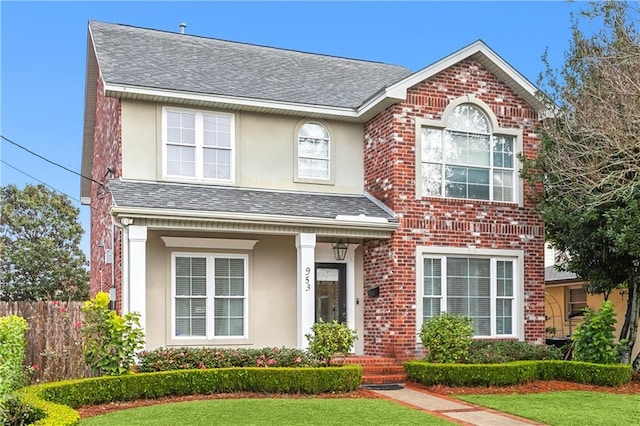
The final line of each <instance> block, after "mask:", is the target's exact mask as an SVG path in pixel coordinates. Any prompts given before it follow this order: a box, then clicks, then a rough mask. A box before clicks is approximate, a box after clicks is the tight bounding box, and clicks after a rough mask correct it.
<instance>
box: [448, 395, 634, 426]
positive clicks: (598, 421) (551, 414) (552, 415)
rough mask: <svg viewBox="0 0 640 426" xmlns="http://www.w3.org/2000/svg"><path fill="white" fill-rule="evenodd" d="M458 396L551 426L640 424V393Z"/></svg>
mask: <svg viewBox="0 0 640 426" xmlns="http://www.w3.org/2000/svg"><path fill="white" fill-rule="evenodd" d="M457 398H458V399H461V400H464V401H468V402H472V403H474V404H478V405H483V406H485V407H490V408H493V409H496V410H499V411H504V412H505V413H511V414H515V415H517V416H521V417H525V418H527V419H531V420H536V421H538V422H541V423H546V424H548V425H551V426H575V425H581V426H597V425H603V426H604V425H606V426H609V425H637V424H638V423H639V422H640V394H635V395H621V394H612V393H601V392H584V391H565V392H545V393H532V394H524V395H518V394H511V395H459V396H457Z"/></svg>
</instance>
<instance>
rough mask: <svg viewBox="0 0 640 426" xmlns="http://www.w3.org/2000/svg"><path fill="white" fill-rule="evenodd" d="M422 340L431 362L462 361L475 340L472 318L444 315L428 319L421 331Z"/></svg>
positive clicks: (428, 359) (426, 357)
mask: <svg viewBox="0 0 640 426" xmlns="http://www.w3.org/2000/svg"><path fill="white" fill-rule="evenodd" d="M419 335H420V340H421V341H422V346H424V348H425V350H426V356H425V359H426V360H427V361H430V362H440V363H453V362H458V361H459V360H460V359H462V358H463V357H464V356H465V354H466V353H467V350H468V348H469V345H470V344H471V341H472V338H473V320H472V319H471V318H468V317H465V316H461V315H455V314H451V313H448V312H446V313H442V314H440V315H438V316H437V317H432V318H428V319H427V320H426V321H425V322H424V324H422V328H421V329H420V333H419Z"/></svg>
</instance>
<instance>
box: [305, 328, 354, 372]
mask: <svg viewBox="0 0 640 426" xmlns="http://www.w3.org/2000/svg"><path fill="white" fill-rule="evenodd" d="M305 337H306V338H307V341H308V342H309V354H310V355H311V357H312V358H313V359H315V360H318V361H319V362H320V363H323V364H324V365H329V364H331V360H332V359H333V358H334V357H335V355H336V354H342V355H343V356H344V355H346V354H347V353H349V351H350V350H351V347H353V344H354V343H355V342H356V339H357V338H358V333H356V331H355V330H351V329H350V328H349V327H347V325H346V324H341V323H339V322H338V321H336V320H333V321H332V322H323V321H322V320H321V321H320V322H317V323H315V324H313V326H312V327H311V333H309V334H306V335H305Z"/></svg>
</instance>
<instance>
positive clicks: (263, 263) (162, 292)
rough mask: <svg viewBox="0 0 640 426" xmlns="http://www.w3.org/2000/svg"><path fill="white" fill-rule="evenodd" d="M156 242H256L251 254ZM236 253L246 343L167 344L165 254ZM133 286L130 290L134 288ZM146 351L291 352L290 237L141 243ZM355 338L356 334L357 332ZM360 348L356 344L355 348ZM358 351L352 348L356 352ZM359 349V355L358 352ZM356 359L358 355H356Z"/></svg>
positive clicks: (152, 236) (151, 237)
mask: <svg viewBox="0 0 640 426" xmlns="http://www.w3.org/2000/svg"><path fill="white" fill-rule="evenodd" d="M160 236H180V237H185V236H188V237H197V238H231V239H249V240H258V242H257V243H256V244H255V246H254V249H253V250H221V249H215V250H213V249H194V248H167V247H165V245H164V242H163V241H162V240H161V239H160ZM172 252H183V253H184V252H187V253H216V252H218V253H242V254H248V256H249V286H248V297H249V326H248V327H249V330H248V331H249V338H248V339H246V340H245V339H242V340H237V339H235V340H234V339H226V340H224V339H221V340H218V339H216V340H207V339H173V338H172V336H171V253H172ZM355 265H356V271H359V272H356V297H358V298H359V300H360V304H359V305H357V306H356V312H355V316H356V325H357V326H356V328H357V329H359V330H360V331H361V330H362V253H361V249H359V250H358V251H356V260H355ZM134 285H135V284H134ZM146 289H147V297H146V302H147V319H146V343H147V349H154V348H158V347H166V346H189V345H192V346H218V347H220V346H232V347H256V348H261V347H274V346H275V347H281V346H285V347H292V348H293V347H295V346H296V329H297V328H296V248H295V239H294V237H293V236H270V235H250V234H243V235H239V234H205V233H188V234H185V233H177V232H167V231H152V230H151V231H149V233H148V238H147V286H146ZM360 333H361V332H360ZM359 344H360V345H361V344H362V342H360V343H359ZM357 349H358V346H357V347H356V350H357ZM360 349H362V348H361V347H360ZM360 353H361V351H360Z"/></svg>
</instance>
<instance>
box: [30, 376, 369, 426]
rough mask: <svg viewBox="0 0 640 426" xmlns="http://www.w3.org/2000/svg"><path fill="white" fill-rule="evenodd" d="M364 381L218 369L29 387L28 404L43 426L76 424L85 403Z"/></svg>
mask: <svg viewBox="0 0 640 426" xmlns="http://www.w3.org/2000/svg"><path fill="white" fill-rule="evenodd" d="M361 381H362V367H361V366H358V365H345V366H341V367H323V368H259V367H254V368H216V369H208V370H201V369H198V370H177V371H163V372H156V373H140V374H129V375H124V376H104V377H95V378H90V379H82V380H69V381H64V382H52V383H44V384H41V385H35V386H29V387H27V388H24V389H23V390H22V391H21V393H23V395H24V396H23V400H24V401H25V402H27V403H28V404H30V405H32V406H34V407H37V408H40V409H42V410H44V411H45V412H46V413H47V417H46V418H45V419H43V420H40V421H39V422H37V423H35V424H36V425H38V426H64V425H73V424H75V423H76V422H77V421H78V419H79V416H78V413H77V412H76V411H75V410H73V408H77V407H80V406H83V405H95V404H102V403H106V402H112V401H130V400H135V399H153V398H160V397H164V396H169V395H194V394H213V393H227V392H264V393H304V394H317V393H323V392H351V391H354V390H356V389H357V388H358V387H359V386H360V383H361Z"/></svg>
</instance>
